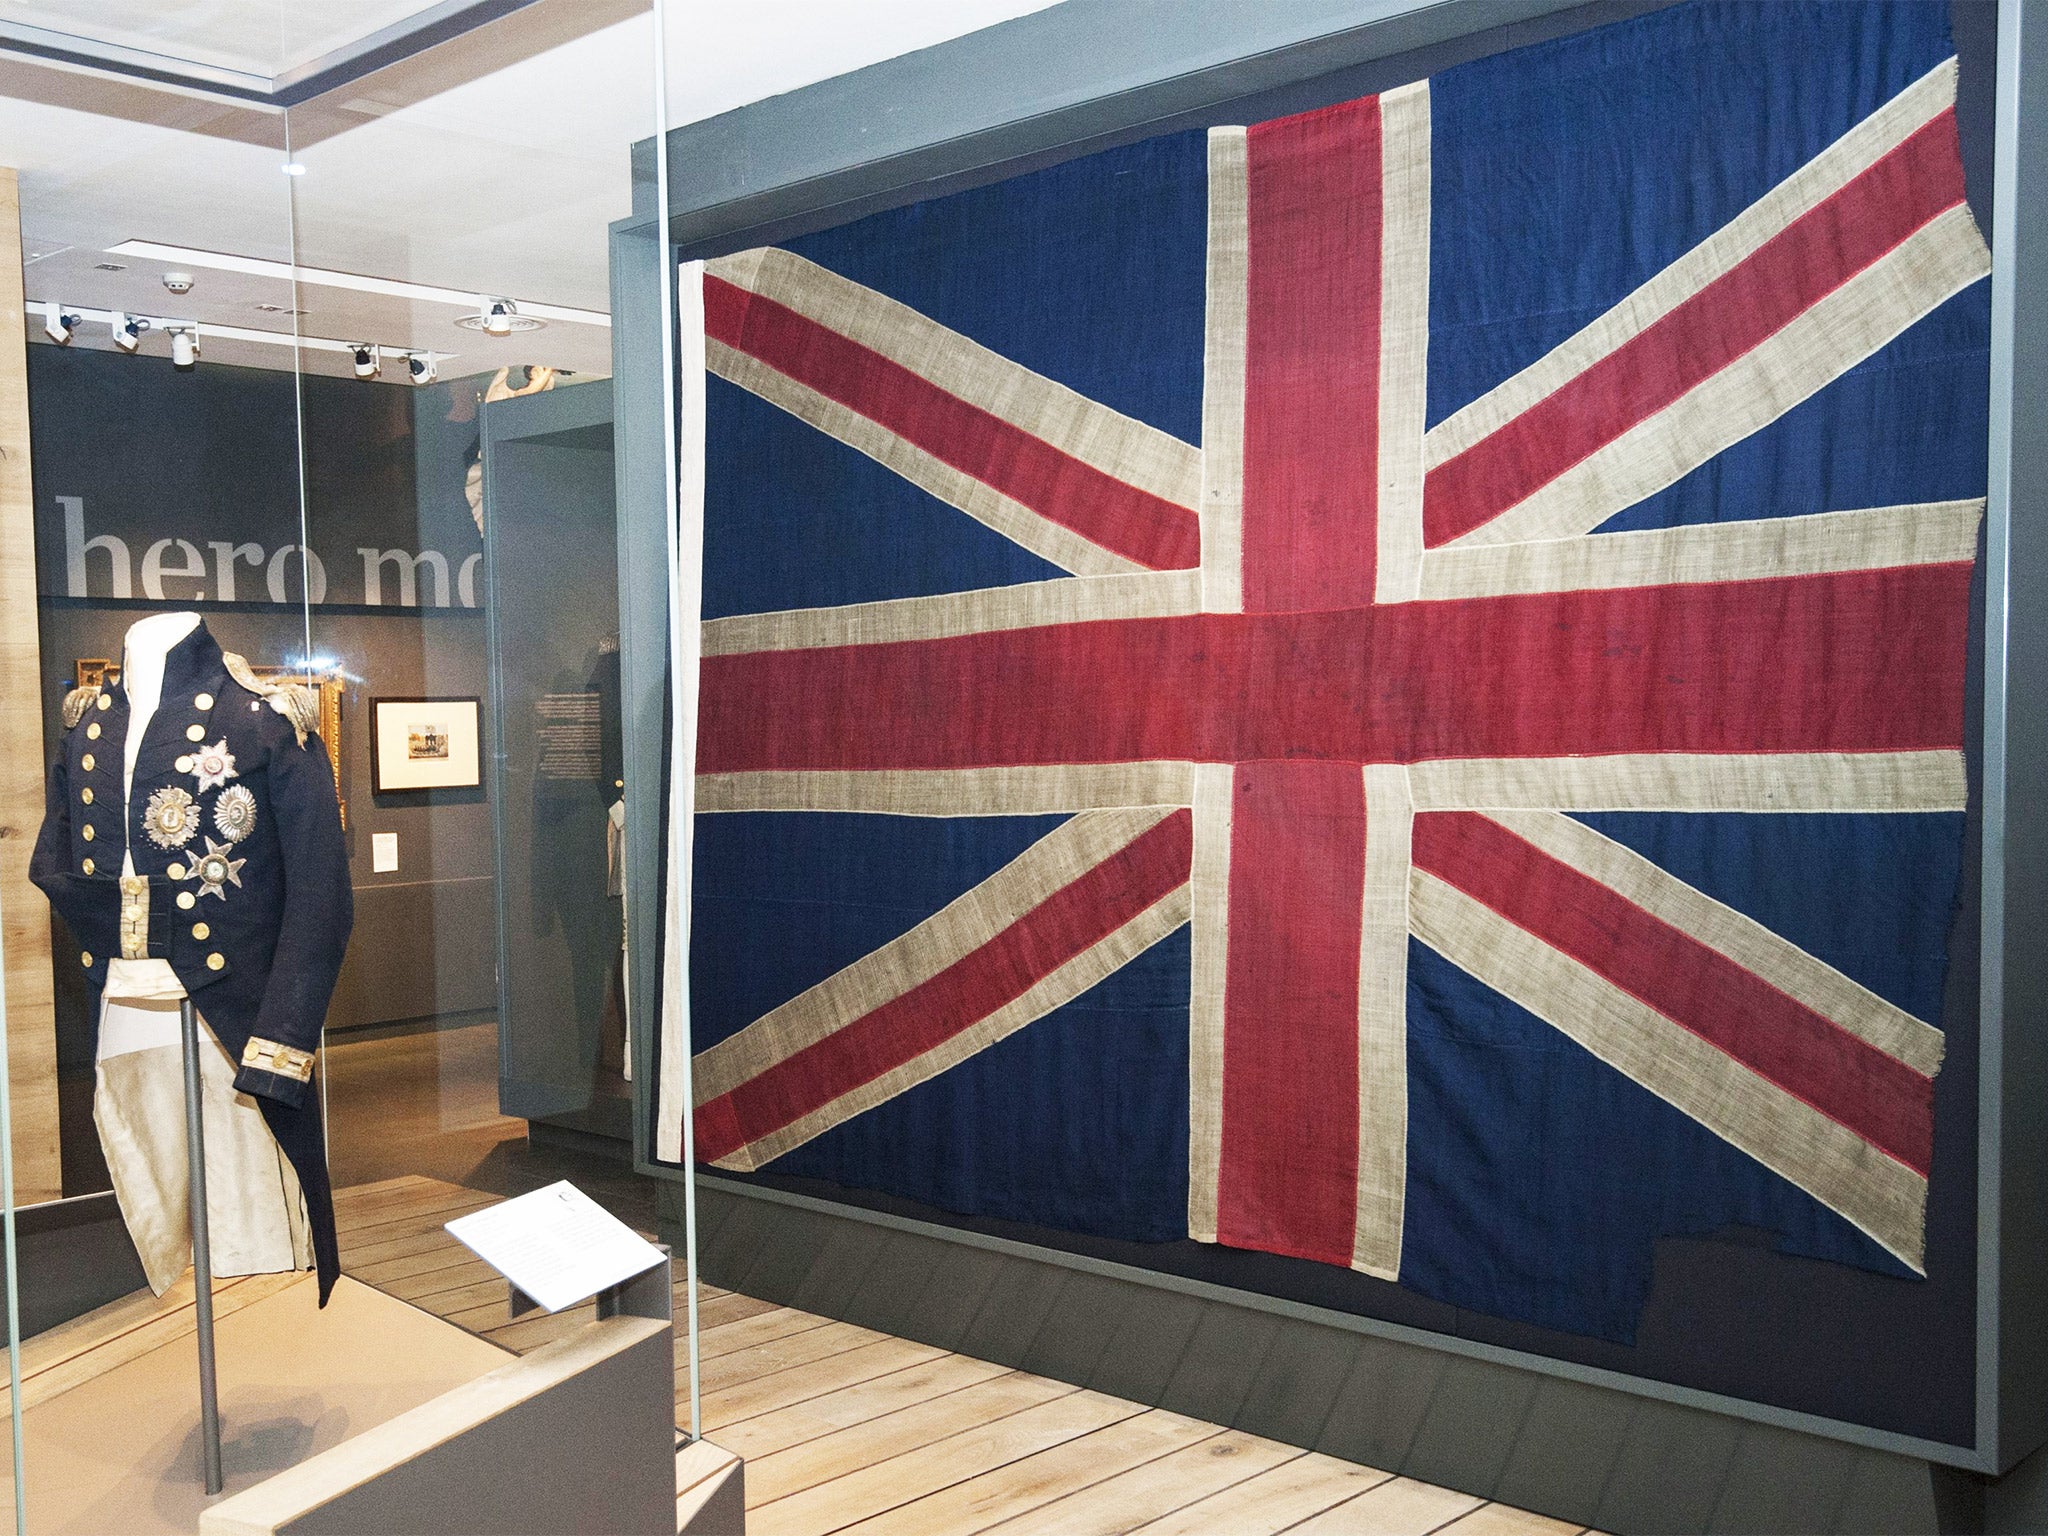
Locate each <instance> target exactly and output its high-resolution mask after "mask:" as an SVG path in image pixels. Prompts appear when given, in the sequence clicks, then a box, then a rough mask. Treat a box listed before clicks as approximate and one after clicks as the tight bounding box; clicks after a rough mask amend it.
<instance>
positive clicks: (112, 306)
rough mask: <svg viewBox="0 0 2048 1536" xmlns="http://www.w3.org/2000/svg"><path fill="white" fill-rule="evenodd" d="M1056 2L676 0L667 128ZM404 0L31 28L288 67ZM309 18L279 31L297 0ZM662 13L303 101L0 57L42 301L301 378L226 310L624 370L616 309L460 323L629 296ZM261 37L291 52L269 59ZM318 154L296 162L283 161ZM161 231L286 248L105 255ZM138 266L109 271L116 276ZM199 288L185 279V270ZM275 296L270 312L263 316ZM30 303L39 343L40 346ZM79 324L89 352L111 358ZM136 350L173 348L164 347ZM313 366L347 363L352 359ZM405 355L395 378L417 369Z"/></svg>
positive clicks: (443, 352) (87, 6) (111, 6)
mask: <svg viewBox="0 0 2048 1536" xmlns="http://www.w3.org/2000/svg"><path fill="white" fill-rule="evenodd" d="M1048 3H1051V0H722V3H718V4H712V3H709V0H666V9H665V11H664V16H663V20H664V25H665V29H666V31H667V34H668V38H669V80H670V87H671V101H670V105H669V112H668V120H669V122H670V123H671V124H676V123H682V122H689V121H694V120H697V119H700V118H704V117H709V116H713V115H715V114H717V113H720V112H724V111H729V110H731V109H733V108H734V107H738V106H742V105H744V104H746V103H748V102H750V101H757V100H761V99H763V98H766V97H769V96H773V95H777V94H780V93H782V92H784V91H789V90H794V89H796V88H797V87H799V86H803V85H807V84H810V83H812V82H814V81H817V80H821V79H825V78H827V77H829V76H832V75H836V74H841V73H844V72H846V71H849V70H853V69H858V68H861V67H863V66H865V65H868V64H872V63H876V62H879V61H880V60H882V59H885V58H889V57H893V56H895V55H898V54H901V53H906V52H912V51H915V50H916V49H919V48H923V47H929V46H931V45H932V44H934V43H937V42H941V41H944V40H945V39H947V38H949V37H953V36H958V35H960V34H962V33H965V32H969V31H973V30H976V29H978V28H980V27H983V26H988V25H992V24H995V23H997V22H1000V21H1004V20H1007V19H1009V18H1011V17H1014V16H1018V15H1022V14H1024V13H1026V12H1028V11H1032V10H1037V9H1040V8H1042V7H1043V6H1045V5H1046V4H1048ZM419 9H420V8H419V7H418V6H417V5H415V4H409V3H401V0H204V3H202V0H189V3H185V4H175V3H157V4H151V3H149V0H46V3H42V4H29V5H20V4H14V5H9V6H7V7H6V9H5V15H6V16H7V18H8V19H10V20H12V19H17V18H21V17H24V16H26V15H28V14H30V13H33V14H35V15H37V16H40V17H43V18H44V19H43V20H42V21H39V22H38V23H37V24H38V25H56V24H58V23H60V22H61V23H64V24H66V25H69V26H71V27H73V28H74V29H75V28H79V27H82V26H84V25H86V24H87V23H86V20H83V19H82V18H85V19H89V20H90V22H91V24H92V25H94V26H96V27H99V28H101V29H103V30H104V31H106V32H107V33H109V34H111V33H113V32H114V31H117V30H118V31H121V32H122V34H123V36H124V38H125V39H126V40H127V45H128V46H144V45H146V46H148V47H150V48H151V49H153V50H155V51H157V52H159V53H164V52H169V51H171V50H173V49H178V48H184V49H190V50H192V55H191V56H193V57H195V58H196V57H199V56H200V55H201V54H202V53H204V54H205V55H206V56H207V57H208V58H209V59H213V60H218V59H222V58H225V57H227V56H229V55H234V56H236V57H238V58H240V59H241V60H242V63H241V64H240V65H238V66H237V67H249V68H263V69H275V68H276V67H277V66H278V64H279V61H281V60H283V61H286V62H287V64H288V63H289V60H290V58H291V57H292V54H291V50H293V49H297V50H298V51H299V53H300V54H304V53H306V51H307V50H331V48H332V47H333V46H334V45H335V40H336V39H342V40H343V42H344V44H345V42H346V41H347V40H348V39H349V38H350V37H352V36H359V35H361V33H362V32H363V30H364V29H375V28H376V27H378V26H382V25H385V24H387V23H388V22H390V21H391V20H393V19H394V18H396V17H398V16H400V15H401V14H403V13H408V12H415V11H417V10H419ZM282 11H288V12H289V13H290V16H291V18H292V20H291V23H290V25H289V26H286V25H285V24H284V23H283V21H282V20H281V18H280V15H279V13H280V12H282ZM654 36H655V27H654V18H653V15H652V14H651V12H649V11H648V10H647V9H645V7H644V4H642V3H640V0H536V3H534V4H531V5H528V6H525V7H524V8H521V9H518V10H515V11H513V12H512V13H511V14H509V15H506V16H503V17H501V18H500V19H498V20H495V21H493V22H491V23H489V24H488V25H487V26H484V27H482V28H480V29H478V30H476V31H473V32H470V33H468V34H466V35H465V36H463V37H460V38H457V39H454V40H452V41H450V42H446V43H443V44H441V45H440V46H438V47H436V48H434V49H432V50H429V51H428V52H426V53H424V54H421V55H419V56H417V57H415V58H412V59H409V60H406V61H404V62H402V63H399V64H395V65H393V66H391V67H388V68H386V69H383V70H380V71H378V72H377V73H375V74H372V75H369V76H367V77H364V78H361V79H358V80H355V81H353V82H352V83H351V84H349V85H347V86H345V87H343V88H341V89H339V90H336V91H333V92H331V93H330V94H328V95H327V96H323V97H320V98H317V99H314V100H312V101H308V102H306V103H304V104H302V105H300V106H296V107H293V108H292V109H290V110H289V111H285V112H280V111H276V110H273V109H269V108H265V107H259V106H252V105H249V104H246V103H233V102H225V101H221V100H218V99H209V98H206V97H204V96H201V95H198V94H195V93H193V92H190V91H181V90H178V89H175V88H169V87H162V86H148V85H144V84H141V83H137V82H134V81H123V80H114V79H110V78H109V77H108V76H106V75H105V74H104V73H102V72H96V71H89V70H81V69H77V68H74V67H68V66H63V65H57V64H52V63H49V62H47V61H30V60H25V59H21V58H19V57H8V56H7V55H5V54H4V52H0V165H12V166H15V167H16V168H18V170H19V171H20V174H21V201H22V232H23V243H24V247H25V251H24V260H25V262H26V267H25V273H24V275H25V279H26V285H27V294H28V298H29V300H30V302H31V305H32V306H36V305H38V304H39V303H42V302H59V303H61V304H63V305H64V306H66V307H67V308H84V309H91V310H121V311H127V312H131V313H140V314H143V315H149V316H155V317H158V318H159V319H179V320H191V321H196V322H198V324H199V325H200V327H201V338H202V352H203V357H204V359H205V360H206V361H209V362H235V363H244V364H250V365H254V366H261V367H279V366H285V367H289V366H290V364H291V356H292V353H291V350H290V349H289V348H286V347H279V346H273V345H262V344H260V343H254V342H247V341H235V340H231V339H228V338H226V337H220V336H209V335H208V334H207V327H209V326H233V327H239V328H251V329H257V330H264V331H273V332H282V333H289V331H290V330H291V327H292V320H293V316H292V314H291V311H292V310H293V309H294V308H296V309H298V310H300V311H302V313H301V314H300V315H299V316H298V324H299V326H300V328H301V329H302V330H303V332H304V333H305V334H307V335H309V336H316V337H321V338H327V339H330V340H337V341H347V342H354V341H375V342H377V343H379V344H381V345H382V346H384V347H385V348H386V349H387V350H390V349H407V350H423V351H431V352H433V353H435V354H437V355H438V356H439V357H441V358H442V359H443V362H442V364H441V367H442V373H443V375H444V376H455V375H459V374H467V373H474V372H481V371H486V370H490V369H494V368H497V367H499V366H502V365H505V364H521V363H530V362H543V363H547V364H550V365H552V366H556V367H560V368H565V369H569V370H572V371H574V372H577V373H605V372H608V371H609V368H610V352H611V343H610V334H609V331H608V330H607V329H606V328H605V327H604V326H602V325H590V324H575V323H570V322H568V321H566V320H551V321H550V322H549V323H548V325H547V328H546V329H544V330H540V331H536V332H532V333H528V334H524V335H515V336H512V337H508V338H493V337H487V336H483V335H480V334H479V333H477V332H475V331H470V330H464V329H461V328H458V327H457V326H456V324H455V321H456V320H457V318H458V317H460V316H461V315H463V314H464V313H468V312H473V310H474V304H473V303H472V302H469V301H468V299H467V296H469V295H477V296H482V295H493V296H505V297H510V298H512V299H513V300H514V301H515V302H525V303H529V304H531V303H542V304H552V305H564V306H571V307H574V308H577V309H584V310H593V311H599V312H602V311H604V310H606V309H607V307H608V300H607V272H608V257H607V249H606V233H605V232H606V226H607V224H609V223H610V222H611V221H612V220H614V219H617V218H619V217H621V216H623V215H624V214H625V213H626V212H628V211H629V206H630V185H629V180H628V158H627V157H628V148H629V146H630V145H631V144H632V143H633V142H634V141H635V140H639V139H644V138H646V137H648V136H649V135H650V134H651V133H652V132H653V131H654V125H655V122H656V113H655V104H654V100H653V86H652V78H653V60H652V54H653V46H654ZM265 50H271V51H269V52H266V51H265ZM288 163H290V164H292V165H296V166H298V167H300V168H301V169H300V173H299V174H293V175H287V174H286V173H285V171H286V166H287V164H288ZM130 240H143V241H154V242H159V243H161V244H166V245H173V246H181V247H186V248H190V249H193V250H196V251H201V252H225V253H229V254H231V255H237V256H248V257H256V258H260V259H263V260H267V261H270V262H275V263H279V264H281V267H280V270H279V271H278V272H276V273H273V274H253V275H252V274H241V273H231V272H224V271H218V270H211V269H208V268H206V267H204V266H202V265H200V264H198V262H197V261H196V260H193V261H186V262H179V261H175V260H163V259H155V258H145V257H127V256H114V255H109V254H108V252H109V249H110V248H111V247H113V246H116V245H119V244H121V243H122V242H124V241H130ZM294 257H296V260H297V262H298V263H299V264H300V265H301V266H302V267H316V268H328V269H334V270H337V271H340V272H345V273H355V274H362V275H366V276H371V277H377V278H388V279H395V280H398V281H400V282H405V283H413V284H425V285H430V286H433V287H436V288H443V289H453V290H456V291H457V292H458V293H459V294H460V295H463V296H464V298H465V302H463V303H461V304H456V303H447V302H437V301H431V300H423V299H420V298H417V297H404V296H385V295H374V294H364V293H357V292H351V291H348V290H345V289H341V288H336V287H331V286H323V285H318V284H313V283H307V282H302V283H299V284H297V285H296V296H295V292H294V284H293V282H292V281H291V280H290V276H289V271H290V268H289V264H290V263H291V262H292V261H293V260H294ZM109 266H114V267H118V270H106V268H107V267H109ZM180 266H182V267H184V268H185V269H186V270H188V271H189V272H190V274H191V276H192V278H193V283H192V287H191V289H190V291H189V292H188V293H186V294H183V295H173V294H171V293H169V292H167V291H166V290H165V288H164V286H163V283H162V276H163V273H164V272H165V271H166V270H167V269H176V268H178V267H180ZM266 306H267V307H266ZM40 320H41V314H40V311H39V310H33V311H32V315H31V326H30V331H31V336H32V338H38V339H40V337H41V334H42V333H41V328H40ZM108 344H109V339H108V334H107V331H106V328H105V327H104V326H95V325H93V324H90V323H88V324H84V325H81V326H80V328H79V330H78V333H77V340H75V341H74V342H73V345H75V346H76V345H83V346H106V345H108ZM143 350H144V351H146V352H161V351H166V350H168V342H167V341H166V339H165V338H164V337H162V336H161V335H151V336H148V337H146V338H145V340H144V343H143ZM303 366H305V367H307V368H309V369H311V370H313V371H319V372H340V373H346V372H348V371H349V367H350V360H349V359H348V358H347V356H346V355H344V354H340V353H333V352H326V353H314V354H309V355H307V356H306V357H305V358H304V360H303ZM403 377H404V372H403V368H402V367H400V368H396V369H391V368H387V370H386V375H385V378H386V380H387V381H390V380H392V379H393V378H403Z"/></svg>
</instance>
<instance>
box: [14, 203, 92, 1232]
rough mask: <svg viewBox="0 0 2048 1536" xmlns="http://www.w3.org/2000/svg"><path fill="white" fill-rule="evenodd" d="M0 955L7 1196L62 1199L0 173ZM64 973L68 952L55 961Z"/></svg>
mask: <svg viewBox="0 0 2048 1536" xmlns="http://www.w3.org/2000/svg"><path fill="white" fill-rule="evenodd" d="M0 613H4V614H6V615H7V616H8V620H7V623H5V624H4V625H0V699H5V700H6V701H7V708H5V709H0V952H4V961H5V966H6V969H5V974H4V976H0V984H4V985H5V987H6V989H7V1040H6V1050H7V1081H8V1089H9V1109H10V1110H11V1112H12V1114H13V1117H14V1198H15V1201H16V1203H17V1204H20V1205H32V1204H34V1203H36V1202H38V1201H42V1200H56V1199H59V1198H61V1197H62V1196H63V1193H64V1168H63V1162H62V1157H61V1154H60V1152H59V1146H58V1139H57V1005H56V996H55V982H54V977H53V975H52V972H51V969H50V904H49V903H48V902H47V901H45V900H44V899H43V893H42V892H41V891H39V890H37V889H36V888H35V887H34V886H33V885H31V884H29V879H28V858H29V854H30V853H31V852H32V851H33V850H34V848H35V842H36V834H37V832H39V831H40V830H41V829H42V825H43V783H44V780H45V779H46V778H47V777H48V766H49V758H50V749H49V748H48V747H47V746H46V745H45V744H44V742H43V711H42V700H43V689H44V687H45V682H44V678H43V661H42V651H41V645H40V642H39V640H38V635H37V626H36V619H35V615H36V531H35V491H34V488H33V487H32V486H31V485H30V483H29V437H28V315H27V310H26V307H25V305H24V301H23V298H22V291H21V188H20V185H19V182H18V179H17V178H16V176H15V173H14V172H13V171H12V170H8V169H5V168H0ZM66 958H67V959H68V960H69V962H70V963H71V964H72V965H74V966H76V965H77V964H78V956H76V955H70V956H67V957H66Z"/></svg>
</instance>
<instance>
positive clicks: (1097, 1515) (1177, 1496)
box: [1003, 1429, 1507, 1536]
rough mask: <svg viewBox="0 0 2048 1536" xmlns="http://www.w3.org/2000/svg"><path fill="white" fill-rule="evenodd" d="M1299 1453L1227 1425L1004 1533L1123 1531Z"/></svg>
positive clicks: (1087, 1535)
mask: <svg viewBox="0 0 2048 1536" xmlns="http://www.w3.org/2000/svg"><path fill="white" fill-rule="evenodd" d="M1090 1438H1091V1439H1092V1438H1093V1437H1092V1436H1091V1437H1090ZM1303 1454H1304V1453H1303V1452H1302V1451H1301V1450H1300V1449H1298V1448H1297V1447H1295V1446H1291V1445H1282V1444H1280V1442H1279V1441H1277V1440H1265V1439H1261V1438H1260V1437H1259V1436H1257V1435H1247V1434H1245V1433H1244V1432H1243V1431H1241V1430H1235V1429H1226V1430H1224V1431H1223V1432H1222V1433H1221V1434H1219V1435H1214V1436H1211V1437H1210V1438H1209V1439H1207V1440H1204V1441H1201V1442H1200V1443H1199V1444H1196V1445H1190V1446H1187V1447H1185V1448H1183V1449H1181V1450H1178V1451H1173V1452H1171V1453H1169V1454H1168V1455H1165V1456H1161V1457H1160V1458H1159V1459H1158V1460H1156V1461H1148V1462H1146V1463H1145V1464H1144V1465H1142V1466H1138V1467H1133V1468H1131V1469H1130V1470H1129V1471H1127V1472H1120V1473H1118V1474H1117V1475H1115V1476H1114V1477H1110V1478H1106V1479H1104V1480H1103V1481H1102V1482H1099V1483H1096V1484H1095V1485H1094V1486H1092V1487H1089V1488H1084V1489H1082V1490H1081V1491H1080V1492H1078V1493H1070V1494H1068V1495H1067V1496H1066V1497H1064V1498H1061V1499H1057V1500H1054V1501H1053V1502H1051V1503H1048V1504H1041V1505H1040V1506H1039V1507H1038V1508H1037V1509H1034V1510H1032V1511H1030V1512H1029V1513H1027V1514H1024V1515H1020V1516H1018V1517H1017V1518H1015V1519H1013V1520H1010V1521H1008V1522H1007V1523H1006V1524H1005V1525H1004V1526H1003V1536H1035V1533H1042V1536H1055V1533H1057V1536H1123V1533H1124V1532H1127V1531H1135V1530H1136V1529H1137V1528H1138V1527H1139V1526H1141V1525H1143V1524H1144V1523H1145V1522H1146V1521H1148V1520H1153V1519H1156V1518H1158V1516H1160V1515H1161V1514H1164V1513H1169V1512H1171V1511H1173V1510H1176V1509H1180V1508H1182V1507H1183V1506H1185V1505H1188V1504H1192V1503H1194V1502H1195V1501H1196V1500H1197V1499H1202V1498H1207V1497H1208V1496H1209V1495H1210V1494H1213V1493H1218V1492H1221V1491H1222V1490H1223V1489H1225V1488H1230V1487H1234V1486H1235V1485H1236V1484H1238V1483H1241V1482H1244V1481H1245V1480H1246V1479H1247V1478H1252V1477H1257V1476H1258V1475H1259V1474H1260V1473H1261V1472H1270V1471H1272V1470H1273V1468H1275V1467H1279V1466H1284V1465H1286V1463H1288V1462H1290V1461H1293V1460H1294V1459H1295V1458H1297V1457H1299V1456H1301V1455H1303ZM1502 1536H1507V1533H1502Z"/></svg>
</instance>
